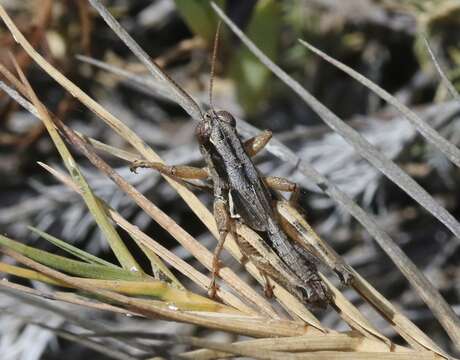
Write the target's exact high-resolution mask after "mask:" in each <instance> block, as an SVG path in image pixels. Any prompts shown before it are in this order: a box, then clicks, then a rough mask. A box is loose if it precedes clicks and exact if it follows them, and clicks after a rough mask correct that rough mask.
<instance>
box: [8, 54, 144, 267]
mask: <svg viewBox="0 0 460 360" xmlns="http://www.w3.org/2000/svg"><path fill="white" fill-rule="evenodd" d="M11 60H12V62H13V64H14V66H15V67H16V71H17V72H18V73H19V76H20V78H21V81H22V83H23V85H24V87H25V90H26V92H27V94H28V96H29V98H30V99H31V100H32V102H33V103H34V104H35V108H36V110H37V112H38V114H39V118H40V119H41V120H42V121H43V123H44V124H45V127H46V129H47V130H48V132H49V134H50V136H51V138H52V140H53V142H54V144H55V146H56V147H57V149H58V151H59V154H60V155H61V157H62V159H63V160H64V163H65V165H66V167H67V170H68V171H69V172H70V173H71V174H72V176H73V177H74V178H76V179H79V183H80V186H81V187H82V194H83V199H84V201H85V204H86V206H87V207H88V209H89V211H90V212H91V214H92V216H93V217H94V219H95V221H96V223H97V225H98V227H99V228H100V230H101V232H102V233H103V235H104V236H105V238H106V240H107V242H108V243H109V245H110V248H111V250H112V251H113V253H114V255H115V257H116V258H117V260H118V261H119V263H120V264H121V265H122V267H123V268H125V269H127V270H132V269H137V271H139V272H140V273H143V272H142V270H141V268H140V266H139V264H138V263H137V262H136V260H135V259H134V257H133V256H132V255H131V253H130V252H129V251H128V249H127V247H126V245H125V244H124V243H123V241H122V240H121V238H120V236H119V235H118V233H117V231H116V230H115V228H114V227H113V225H112V223H111V222H110V221H109V220H108V219H107V217H106V216H105V214H104V212H103V211H102V209H101V208H100V206H99V204H98V203H97V201H96V200H95V197H94V194H93V193H92V191H91V189H90V187H89V185H88V184H87V182H86V181H85V179H84V176H83V175H82V173H81V171H80V169H79V168H78V166H77V165H76V163H75V161H74V160H73V158H72V156H71V155H70V152H69V151H68V149H67V147H66V146H65V145H64V143H63V141H62V139H61V138H60V137H59V135H58V134H57V132H56V129H55V128H54V126H53V124H52V122H51V119H50V118H49V115H48V112H47V109H46V108H45V107H44V106H43V105H42V104H41V103H40V101H39V100H38V98H37V96H36V94H35V93H34V91H33V90H32V88H31V86H30V84H29V82H28V81H27V79H26V77H25V75H24V73H23V72H22V70H21V69H20V67H19V65H18V64H17V62H16V60H15V59H14V58H13V57H11Z"/></svg>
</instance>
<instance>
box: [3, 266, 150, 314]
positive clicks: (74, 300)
mask: <svg viewBox="0 0 460 360" xmlns="http://www.w3.org/2000/svg"><path fill="white" fill-rule="evenodd" d="M31 271H32V270H31ZM37 273H38V272H37ZM42 276H43V275H42ZM9 289H12V290H15V291H18V292H20V293H23V294H29V295H33V296H36V297H39V298H43V299H48V300H56V301H62V302H65V303H69V304H74V305H80V306H84V307H86V308H89V309H96V310H101V311H110V312H112V313H117V314H126V309H123V308H122V307H118V306H114V305H110V304H105V303H102V302H101V303H98V302H95V301H93V300H87V299H86V298H83V297H80V296H78V295H76V294H73V293H68V292H51V291H43V290H36V289H32V288H30V287H28V286H23V285H18V284H14V283H10V282H8V281H3V282H0V291H5V292H6V291H8V290H9ZM130 315H136V316H142V315H141V314H138V313H136V312H132V313H130Z"/></svg>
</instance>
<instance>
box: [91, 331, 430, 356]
mask: <svg viewBox="0 0 460 360" xmlns="http://www.w3.org/2000/svg"><path fill="white" fill-rule="evenodd" d="M89 336H90V337H116V338H119V337H122V338H124V337H128V338H138V339H152V340H153V339H155V340H163V339H165V340H167V341H174V343H179V344H188V345H192V346H199V347H204V348H208V349H211V350H214V352H215V350H217V349H219V348H221V349H223V348H225V347H228V348H231V349H232V350H233V351H237V350H236V349H238V348H239V349H240V351H241V349H242V348H244V349H248V350H250V351H252V352H253V356H255V357H256V358H257V359H316V358H317V356H318V355H319V356H318V358H320V359H336V358H338V359H354V358H355V356H356V358H358V359H409V358H410V357H409V356H413V357H418V355H419V354H420V353H416V352H412V351H409V352H400V353H391V352H390V353H389V352H385V351H384V350H383V351H379V350H381V349H378V348H373V349H371V348H369V349H365V350H364V351H363V353H360V352H348V353H346V352H342V351H340V350H339V351H336V349H335V348H332V349H331V347H332V342H331V341H329V344H327V343H328V341H327V339H325V340H326V341H325V343H323V342H322V341H321V340H319V339H318V338H317V337H315V338H314V339H312V340H313V341H315V340H316V343H317V344H316V345H317V347H318V348H319V350H320V351H318V352H315V353H313V354H312V353H304V352H303V353H299V354H297V353H281V352H279V351H272V349H271V348H273V346H270V345H273V343H275V342H276V343H277V345H278V346H277V347H279V348H283V347H285V348H286V347H287V348H288V349H289V350H290V351H292V348H294V351H295V352H297V351H299V350H298V349H299V348H300V346H299V345H301V346H302V345H303V347H304V348H305V347H306V346H308V345H307V344H306V343H307V342H308V341H309V340H310V339H311V336H305V337H304V339H303V340H302V339H301V338H300V337H299V338H297V339H295V342H297V344H296V343H293V342H292V341H290V340H291V338H282V339H264V340H254V341H247V342H245V343H246V344H244V345H243V346H241V344H221V343H216V342H214V341H209V340H202V339H199V338H196V337H191V336H180V335H177V336H170V335H162V334H157V333H147V332H136V331H111V332H107V333H96V334H91V335H89ZM323 338H327V336H323ZM333 339H334V337H333ZM273 340H274V341H273ZM299 340H300V341H299ZM335 340H336V341H335V343H339V342H340V341H341V340H342V341H343V340H344V339H343V338H335ZM337 340H338V341H337ZM269 341H271V343H270V342H269ZM285 341H286V342H287V344H286V345H288V346H286V345H284V342H285ZM299 342H300V344H299ZM259 343H260V345H259ZM302 343H303V344H302ZM265 344H266V345H267V346H264V345H265ZM280 345H281V346H280ZM283 345H284V346H283ZM292 345H294V346H292ZM318 345H319V346H318ZM338 345H339V347H340V344H338ZM369 345H370V344H368V346H369ZM328 346H329V347H328ZM321 350H323V351H321ZM328 350H329V351H328ZM333 350H335V351H333ZM370 350H372V351H370ZM203 352H206V350H201V351H195V352H193V353H194V354H195V355H198V356H197V357H196V358H194V359H201V358H202V357H201V356H203ZM197 353H198V354H197ZM200 353H201V354H200ZM233 353H234V352H232V351H229V352H228V354H223V356H224V357H228V356H230V354H233ZM189 354H190V353H189ZM362 354H363V355H365V356H367V358H366V357H364V356H361V355H362ZM200 355H201V356H200ZM204 355H205V356H206V354H204ZM207 355H210V354H209V351H208V354H207ZM321 355H327V356H328V357H326V356H321ZM420 355H421V356H422V358H425V356H424V355H428V357H427V358H430V359H434V358H435V355H434V356H433V354H430V353H427V352H425V353H421V354H420ZM186 358H190V355H189V356H187V357H186ZM206 358H209V357H206ZM219 358H220V357H219Z"/></svg>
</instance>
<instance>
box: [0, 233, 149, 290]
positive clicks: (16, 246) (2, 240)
mask: <svg viewBox="0 0 460 360" xmlns="http://www.w3.org/2000/svg"><path fill="white" fill-rule="evenodd" d="M0 245H3V246H5V247H7V248H10V249H13V250H15V251H17V252H18V253H20V254H22V255H24V256H27V257H28V258H30V259H32V260H35V261H37V262H39V263H41V264H43V265H46V266H49V267H51V268H53V269H56V270H60V271H64V272H66V273H68V274H72V275H76V276H81V277H86V278H93V279H103V280H131V281H132V280H140V279H141V278H142V273H139V272H131V271H127V270H123V269H121V268H117V267H109V266H102V265H97V264H88V263H85V262H82V261H78V260H72V259H68V258H66V257H64V256H60V255H55V254H51V253H49V252H47V251H44V250H40V249H35V248H33V247H31V246H27V245H24V244H22V243H20V242H19V241H16V240H12V239H9V238H7V237H6V236H4V235H0Z"/></svg>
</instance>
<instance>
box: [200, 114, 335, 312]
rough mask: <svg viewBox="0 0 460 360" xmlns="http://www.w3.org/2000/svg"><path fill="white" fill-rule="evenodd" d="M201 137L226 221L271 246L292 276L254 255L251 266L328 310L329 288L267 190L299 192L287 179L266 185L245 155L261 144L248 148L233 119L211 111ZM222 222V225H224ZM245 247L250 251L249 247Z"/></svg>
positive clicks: (268, 180)
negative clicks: (289, 231)
mask: <svg viewBox="0 0 460 360" xmlns="http://www.w3.org/2000/svg"><path fill="white" fill-rule="evenodd" d="M196 134H197V138H198V141H199V143H200V149H201V152H202V154H203V156H204V158H205V161H206V164H207V168H208V170H209V174H210V177H211V179H212V181H213V187H214V194H215V201H218V202H219V203H221V204H225V207H226V208H227V211H228V213H227V215H226V217H227V218H230V219H231V221H233V222H242V223H244V224H245V225H247V226H248V227H250V228H251V229H253V230H255V231H257V232H258V233H259V234H260V235H261V236H262V238H264V240H265V241H267V242H268V245H269V247H270V248H272V249H273V250H274V251H275V252H276V253H277V254H278V256H279V258H280V262H279V263H278V264H276V265H277V266H276V268H280V267H281V268H283V270H284V271H283V272H285V274H286V275H287V276H284V275H283V274H281V273H279V272H277V271H274V268H273V266H270V264H267V263H266V262H265V261H263V260H262V259H259V258H258V257H257V256H256V255H254V254H253V253H252V255H253V256H251V260H252V261H254V262H255V263H256V266H258V267H259V268H263V272H264V273H265V274H266V275H268V276H270V277H273V278H274V279H275V280H277V281H279V282H280V283H281V284H283V285H284V286H286V287H287V288H288V289H290V290H291V291H292V292H294V294H296V295H297V297H299V298H300V299H301V300H302V301H304V302H306V303H308V304H310V305H314V306H317V307H324V306H325V305H326V304H327V303H328V302H329V292H328V290H327V287H326V285H325V284H324V283H323V281H322V280H321V278H320V276H319V274H318V271H317V269H316V265H315V264H314V263H313V262H311V261H310V260H309V259H308V258H306V257H305V256H303V255H302V253H301V252H300V251H299V249H298V248H296V247H295V246H294V245H293V244H292V243H291V242H290V241H289V239H288V238H287V236H286V234H285V233H284V231H283V230H282V229H281V226H280V224H279V223H278V221H277V214H276V213H275V211H274V206H273V205H274V204H273V202H274V201H275V200H274V199H273V197H272V194H271V192H270V191H269V189H268V187H267V185H270V186H272V187H274V188H276V189H278V190H283V191H293V192H296V190H297V186H296V185H295V184H293V183H291V182H289V181H288V180H285V179H282V178H275V177H270V178H267V179H265V180H263V178H262V177H261V176H260V174H259V172H258V170H257V169H256V167H255V166H254V164H253V162H252V160H251V158H250V157H249V155H248V152H251V151H247V150H246V149H247V148H248V147H249V146H248V145H254V144H257V140H254V139H251V140H249V141H248V142H247V143H246V146H245V144H243V143H242V142H241V139H240V137H239V135H238V133H237V131H236V126H235V119H234V118H233V116H232V115H231V114H230V113H228V112H226V111H219V112H215V111H214V110H210V111H208V112H207V113H206V114H205V116H204V119H203V121H201V122H200V123H199V124H198V126H197V129H196ZM266 141H268V140H266ZM266 141H265V142H266ZM262 147H263V146H262ZM262 147H260V148H262ZM249 148H251V147H249ZM215 215H217V214H216V213H215ZM216 220H217V217H216ZM217 221H218V224H219V220H217ZM219 231H220V232H221V236H225V235H226V234H227V232H228V230H227V229H222V230H221V229H220V228H219ZM235 238H237V240H238V241H239V242H241V241H244V240H243V239H241V238H239V237H238V236H235ZM240 245H242V246H245V247H246V248H247V246H248V244H240ZM219 252H220V250H219ZM218 254H219V253H217V255H218Z"/></svg>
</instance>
